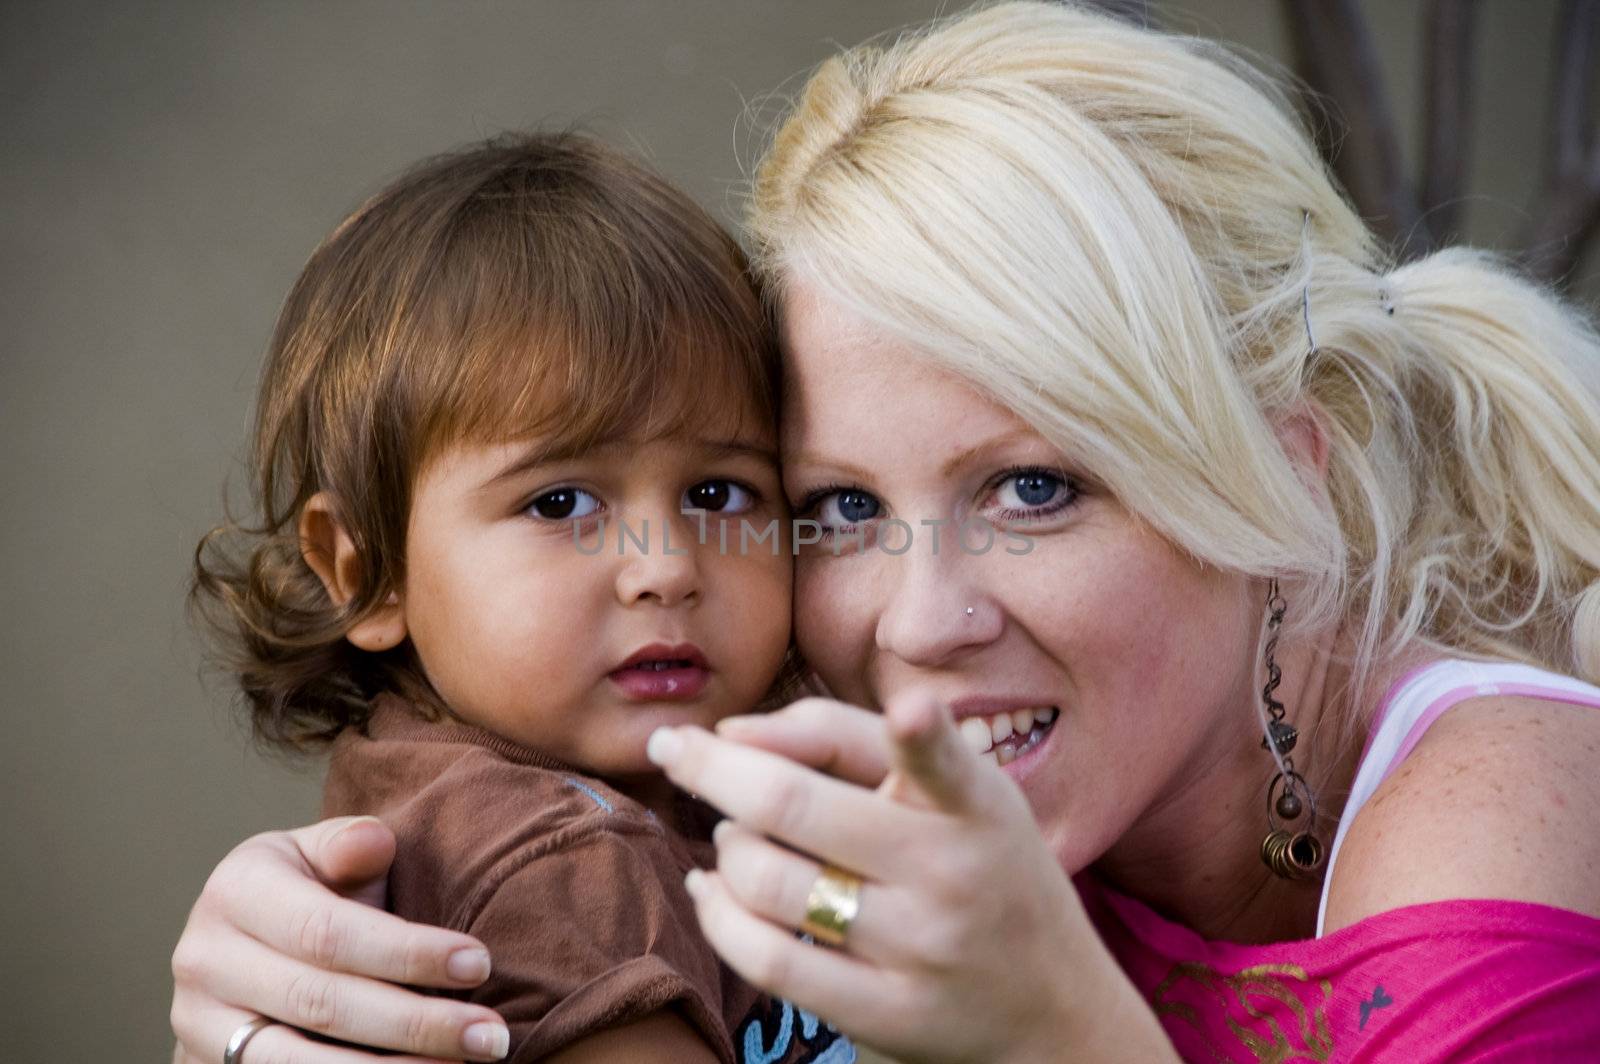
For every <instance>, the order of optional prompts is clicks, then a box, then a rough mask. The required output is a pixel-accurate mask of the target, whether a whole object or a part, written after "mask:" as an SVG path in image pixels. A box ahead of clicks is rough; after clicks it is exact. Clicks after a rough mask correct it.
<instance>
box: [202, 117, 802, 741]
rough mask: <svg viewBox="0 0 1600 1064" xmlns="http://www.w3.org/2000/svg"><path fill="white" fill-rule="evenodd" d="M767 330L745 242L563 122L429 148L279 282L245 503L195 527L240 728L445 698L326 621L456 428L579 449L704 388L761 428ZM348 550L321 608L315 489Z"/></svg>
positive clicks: (400, 536) (263, 733) (365, 579)
mask: <svg viewBox="0 0 1600 1064" xmlns="http://www.w3.org/2000/svg"><path fill="white" fill-rule="evenodd" d="M777 381H778V373H777V363H776V352H775V347H774V343H773V339H772V336H771V331H770V329H769V328H768V325H767V322H766V320H765V318H764V315H763V311H762V306H761V301H760V297H759V295H758V294H757V292H756V291H755V289H754V288H753V287H752V283H751V280H750V275H749V273H748V270H747V266H746V263H745V260H744V256H743V254H742V253H741V251H740V250H739V247H738V245H737V244H736V243H735V242H734V241H733V239H732V238H731V237H729V236H728V234H727V233H726V232H725V231H724V230H723V229H722V228H721V227H720V226H719V225H717V223H716V222H715V221H713V220H712V219H711V217H710V216H709V215H707V214H706V213H705V212H704V211H703V210H701V209H700V208H699V207H698V206H696V205H695V204H694V202H693V201H692V200H690V199H689V198H688V197H687V196H685V195H684V194H683V193H681V192H679V191H678V190H676V189H674V188H673V187H672V186H671V185H669V184H668V183H667V182H666V181H665V180H663V179H662V178H661V177H660V176H658V175H656V174H654V173H652V172H651V171H650V170H648V169H647V168H645V167H644V166H642V165H641V164H639V163H638V162H635V161H634V160H632V159H629V158H627V157H626V156H624V155H622V154H620V153H618V152H616V151H613V150H611V149H609V148H607V147H605V146H604V145H602V144H600V143H598V142H596V141H594V140H592V139H590V138H588V137H584V136H581V135H578V134H574V133H555V134H532V135H507V136H502V137H499V138H496V139H494V140H491V141H489V142H487V143H484V144H481V145H477V146H474V147H471V148H468V149H465V150H462V151H458V152H453V153H450V154H447V155H442V156H438V157H435V158H432V159H428V160H425V161H423V162H422V163H420V164H418V165H417V166H416V167H414V168H413V169H411V170H410V171H408V172H407V173H406V174H405V175H404V176H402V177H401V178H400V179H399V180H397V181H395V182H394V183H393V184H391V185H390V186H389V187H387V188H386V189H384V190H383V191H382V192H380V193H379V194H378V195H377V196H375V197H374V198H373V199H372V200H370V201H369V202H367V203H366V204H365V205H364V206H362V207H361V208H360V209H359V210H357V211H356V212H355V213H354V214H352V215H351V216H350V217H349V218H348V219H346V220H345V221H344V222H343V223H342V224H341V225H340V226H339V227H338V228H337V229H336V230H335V231H334V232H333V234H332V235H331V236H329V237H328V238H327V239H326V240H325V241H324V242H323V243H322V245H321V246H320V247H318V248H317V250H316V251H315V252H314V253H313V254H312V256H311V259H310V261H309V262H308V263H307V264H306V266H305V269H304V270H302V271H301V273H300V276H299V278H298V279H297V280H296V282H295V284H294V287H293V289H292V290H291V291H290V293H289V297H288V300H287V301H286V303H285V305H284V308H283V311H282V313H281V315H280V316H279V319H278V324H277V328H276V329H275V331H274V334H273V338H272V343H271V347H270V348H269V350H268V353H267V359H266V366H265V369H264V371H263V375H262V381H261V391H260V396H259V400H258V406H257V413H256V423H255V442H254V449H253V453H252V457H251V466H252V478H253V484H252V487H253V494H254V503H255V506H256V507H257V510H258V514H259V522H258V523H256V524H253V525H239V524H236V523H233V522H229V523H228V524H225V525H223V526H222V527H220V528H217V529H214V530H212V532H210V533H209V534H208V535H207V536H206V537H205V538H204V539H202V540H201V541H200V544H199V546H198V547H197V548H196V551H195V568H194V582H193V586H192V588H191V591H190V601H191V604H192V606H194V607H195V608H196V610H197V612H198V613H199V614H200V615H201V617H202V618H203V620H204V621H205V622H206V623H207V624H208V626H209V627H210V628H211V629H212V630H213V633H214V635H215V638H216V642H217V643H218V645H219V646H220V648H221V651H222V655H221V656H222V658H223V661H224V663H225V665H226V667H227V669H228V671H230V672H232V673H234V674H235V675H237V677H238V679H239V682H240V685H241V687H242V688H243V690H244V694H245V696H246V699H247V700H248V702H249V708H250V711H251V717H252V721H253V724H254V729H255V732H256V735H257V736H258V737H259V738H261V739H264V740H267V741H270V742H275V743H278V744H282V745H286V746H289V747H293V748H305V747H310V746H314V745H316V744H317V743H319V742H320V741H323V740H327V739H330V738H332V737H333V736H334V735H336V734H338V732H339V731H340V730H341V729H342V728H344V727H345V726H347V725H352V724H354V725H359V724H361V723H363V722H364V720H365V718H366V715H367V713H368V706H369V702H370V700H371V698H372V697H373V696H374V695H375V694H377V693H378V692H379V691H382V690H393V691H396V692H398V693H400V694H402V695H403V696H405V697H407V698H408V699H410V700H411V701H413V702H414V703H416V704H417V705H419V706H420V707H422V708H423V709H424V711H426V712H431V713H435V714H437V713H438V712H440V711H442V710H443V709H444V707H443V706H442V704H441V703H440V701H439V699H438V696H437V694H435V693H434V692H433V690H432V688H431V686H430V685H429V684H428V681H427V679H426V677H425V676H424V674H423V672H422V669H421V666H420V664H419V663H418V662H417V661H416V659H415V656H414V654H413V653H412V650H411V646H410V643H409V642H405V643H402V644H401V645H400V646H399V647H396V648H395V649H394V650H391V651H387V652H384V653H368V652H366V651H362V650H358V649H357V648H356V647H354V646H352V645H351V644H350V643H349V642H347V641H346V640H345V638H344V637H345V634H346V633H347V632H348V631H349V630H350V628H351V626H352V625H354V624H355V623H357V622H358V621H360V620H361V619H362V618H363V617H364V616H366V615H367V614H368V613H370V612H371V611H372V610H373V608H374V607H376V606H379V605H380V604H382V603H383V602H384V600H385V599H386V598H387V597H388V595H389V594H390V593H391V592H392V591H395V590H397V589H399V588H400V587H401V586H402V584H403V581H404V575H405V574H404V557H405V555H404V551H403V547H404V545H405V534H406V526H407V522H408V520H409V514H410V500H411V491H412V486H413V485H414V483H415V482H416V479H417V477H418V476H419V475H420V474H421V472H422V471H423V469H424V468H425V466H426V463H427V462H428V461H429V460H430V458H432V457H433V456H435V455H437V454H438V453H439V451H440V450H441V448H442V447H444V446H446V445H449V444H453V443H462V442H467V443H489V442H500V441H505V440H511V439H518V438H523V437H527V436H531V435H535V434H539V435H544V436H546V437H547V438H549V440H550V442H551V443H552V444H553V445H554V446H555V447H557V448H560V449H563V450H574V451H576V450H583V449H586V448H588V447H591V446H594V445H595V444H597V443H600V442H603V441H605V440H608V439H614V438H620V437H627V438H649V437H652V436H659V435H661V434H665V433H668V432H672V431H674V430H676V429H678V428H680V427H683V426H686V425H689V424H693V423H694V422H695V421H696V420H697V419H701V418H704V417H706V416H707V408H706V395H707V388H708V387H714V388H715V393H714V394H728V395H734V396H737V397H739V402H738V403H737V404H736V406H737V409H736V410H733V411H730V412H731V413H734V414H736V415H738V416H740V417H745V418H754V419H756V420H757V421H759V422H760V424H761V427H762V428H764V429H770V428H771V426H772V424H773V422H774V421H775V419H776V409H777V395H776V389H777ZM322 491H325V492H328V493H329V494H330V495H331V496H332V497H333V499H334V500H335V506H336V508H337V517H338V519H339V521H340V523H341V524H342V525H343V527H344V528H345V530H346V531H347V532H348V533H349V535H350V537H351V539H352V541H353V543H354V545H355V547H356V549H357V552H358V554H359V556H360V559H361V562H360V564H361V578H360V581H359V583H360V588H359V591H358V593H357V594H356V595H355V596H354V597H353V598H351V599H350V601H348V602H347V603H345V604H344V605H343V606H336V605H335V604H334V603H333V601H332V600H331V599H330V597H329V596H328V594H327V592H326V591H325V590H324V587H323V584H322V582H321V581H320V580H319V579H318V577H317V575H316V574H315V573H314V572H313V571H312V569H311V568H310V566H308V565H307V564H306V562H305V560H304V558H303V557H302V554H301V543H300V537H299V527H298V522H299V516H300V511H301V508H302V507H303V506H304V505H305V503H306V502H307V500H309V499H310V498H311V497H312V496H313V495H314V494H316V493H317V492H322Z"/></svg>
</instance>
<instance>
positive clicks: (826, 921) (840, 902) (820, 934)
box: [800, 865, 861, 946]
mask: <svg viewBox="0 0 1600 1064" xmlns="http://www.w3.org/2000/svg"><path fill="white" fill-rule="evenodd" d="M860 912H861V877H860V876H858V875H856V874H855V873H854V872H847V871H845V870H844V869H843V868H837V867H835V866H833V865H824V866H823V868H822V871H821V872H818V873H817V878H816V879H815V880H814V881H813V882H812V884H811V893H810V895H808V896H807V897H806V918H805V920H804V921H803V922H802V923H801V924H800V930H802V931H804V932H805V933H806V934H808V935H810V936H811V937H812V938H814V939H816V940H817V941H818V942H821V943H822V944H823V945H825V946H842V945H844V940H845V936H846V935H848V934H849V933H850V925H851V924H852V923H854V922H855V919H856V915H857V914H858V913H860Z"/></svg>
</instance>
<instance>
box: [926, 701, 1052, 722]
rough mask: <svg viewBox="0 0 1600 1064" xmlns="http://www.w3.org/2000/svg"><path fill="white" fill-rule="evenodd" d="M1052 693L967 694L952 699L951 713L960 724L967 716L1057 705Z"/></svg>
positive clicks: (990, 714) (982, 715)
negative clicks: (1035, 694) (1036, 695)
mask: <svg viewBox="0 0 1600 1064" xmlns="http://www.w3.org/2000/svg"><path fill="white" fill-rule="evenodd" d="M1056 703H1057V699H1056V698H1055V697H1054V696H1051V695H1039V696H1038V697H1029V696H1026V695H1023V696H1014V695H965V696H963V697H961V698H956V699H952V700H951V701H950V703H949V704H950V715H951V716H952V717H954V718H955V721H956V723H957V724H960V723H961V722H962V721H963V720H964V719H966V718H967V717H992V716H994V715H995V714H996V713H1010V712H1012V711H1013V710H1018V709H1034V708H1036V707H1038V706H1053V705H1056Z"/></svg>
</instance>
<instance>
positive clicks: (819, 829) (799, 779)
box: [646, 727, 934, 879]
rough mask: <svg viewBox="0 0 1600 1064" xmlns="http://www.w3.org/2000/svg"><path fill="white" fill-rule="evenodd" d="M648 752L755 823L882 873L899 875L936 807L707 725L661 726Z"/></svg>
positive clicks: (822, 854)
mask: <svg viewBox="0 0 1600 1064" xmlns="http://www.w3.org/2000/svg"><path fill="white" fill-rule="evenodd" d="M646 751H647V754H648V756H649V757H650V759H651V760H652V761H654V762H655V763H656V764H657V765H659V766H661V768H662V769H663V771H665V772H666V774H667V776H668V777H669V778H670V779H671V780H672V782H674V783H676V784H677V785H678V786H679V787H682V788H683V789H684V790H687V791H689V792H690V793H692V794H697V795H699V796H700V797H701V798H703V799H705V800H706V801H708V802H710V803H711V804H712V805H714V806H716V807H717V808H718V809H720V810H722V812H723V813H724V814H726V815H727V816H729V817H732V818H733V819H735V820H737V821H739V822H740V823H742V824H743V825H744V826H745V827H747V828H749V829H751V830H752V831H758V832H760V833H761V834H763V835H770V836H772V837H773V838H775V839H778V840H780V841H782V842H785V843H787V844H789V845H790V846H793V847H795V848H796V849H800V850H804V851H805V852H807V853H809V854H812V855H814V856H816V857H818V858H820V859H822V860H824V861H831V862H832V863H834V864H837V865H840V866H842V867H844V868H849V869H852V870H853V871H856V872H859V873H860V874H862V875H864V876H868V877H871V878H875V879H892V878H894V877H893V875H891V873H893V872H894V871H896V870H897V868H898V865H899V863H900V862H901V860H902V853H901V851H902V848H904V847H909V846H911V845H913V844H914V843H915V842H916V840H917V839H919V838H920V837H921V836H922V835H923V833H925V832H927V831H929V830H931V829H932V828H933V826H934V825H933V824H932V823H931V822H930V820H929V817H930V816H931V814H929V813H927V812H925V811H922V810H918V809H911V808H909V807H907V806H904V805H900V804H898V803H895V802H886V801H884V800H883V799H882V798H880V797H878V796H877V795H876V794H874V793H873V792H872V791H868V790H863V789H862V788H860V787H857V786H854V785H853V784H849V783H843V782H841V781H839V780H836V779H832V778H830V777H828V776H824V775H822V774H820V773H818V772H814V771H812V770H811V769H809V768H806V767H805V766H803V765H797V764H795V763H794V762H793V761H790V760H789V759H788V758H785V757H780V756H778V755H777V754H772V753H768V752H767V751H765V750H757V749H754V748H752V747H748V746H743V745H741V744H739V743H733V742H729V741H727V740H725V739H720V738H718V737H717V736H715V735H712V734H711V733H710V732H708V731H706V730H704V729H703V728H695V727H677V728H658V729H656V731H655V732H654V733H653V734H652V735H651V736H650V741H649V743H648V744H647V746H646Z"/></svg>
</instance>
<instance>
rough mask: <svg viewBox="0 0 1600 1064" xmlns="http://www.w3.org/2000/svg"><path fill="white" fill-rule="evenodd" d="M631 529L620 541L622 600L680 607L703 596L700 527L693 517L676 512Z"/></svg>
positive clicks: (627, 602)
mask: <svg viewBox="0 0 1600 1064" xmlns="http://www.w3.org/2000/svg"><path fill="white" fill-rule="evenodd" d="M629 532H630V534H624V535H623V536H622V537H621V539H620V540H619V541H618V545H619V547H620V549H621V552H622V566H621V567H620V568H619V569H618V572H617V599H618V601H620V602H621V603H622V604H623V605H624V606H631V605H633V604H634V603H636V602H643V601H647V600H652V599H653V600H655V601H656V602H658V603H660V604H661V605H663V606H677V605H681V604H683V603H685V602H690V601H694V600H696V599H698V598H699V596H700V566H699V563H698V561H697V560H696V559H697V556H698V551H699V542H698V540H697V538H696V536H697V533H698V530H697V526H696V525H695V523H694V522H693V521H692V520H690V519H688V518H687V517H686V516H685V515H680V514H674V515H672V517H663V518H656V519H652V520H650V521H649V522H648V523H647V525H645V526H644V527H641V528H639V529H631V530H629Z"/></svg>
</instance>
